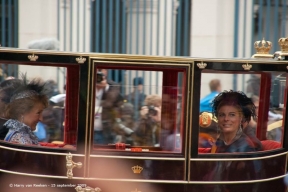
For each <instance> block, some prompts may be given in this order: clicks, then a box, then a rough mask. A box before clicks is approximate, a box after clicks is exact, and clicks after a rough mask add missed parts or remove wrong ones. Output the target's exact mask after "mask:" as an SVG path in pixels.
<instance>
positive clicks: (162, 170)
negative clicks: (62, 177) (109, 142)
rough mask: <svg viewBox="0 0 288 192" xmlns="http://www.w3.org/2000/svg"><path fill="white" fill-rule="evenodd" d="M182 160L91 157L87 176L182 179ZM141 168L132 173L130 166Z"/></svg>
mask: <svg viewBox="0 0 288 192" xmlns="http://www.w3.org/2000/svg"><path fill="white" fill-rule="evenodd" d="M184 164H185V162H184V161H169V160H166V161H165V160H139V159H111V158H91V163H90V168H89V172H90V175H89V177H94V178H95V177H96V178H111V179H112V178H117V179H154V180H184ZM134 166H140V167H142V168H143V170H142V171H141V173H134V172H133V170H132V167H134Z"/></svg>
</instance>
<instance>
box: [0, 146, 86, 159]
mask: <svg viewBox="0 0 288 192" xmlns="http://www.w3.org/2000/svg"><path fill="white" fill-rule="evenodd" d="M0 148H2V149H7V150H11V151H19V152H28V153H37V154H46V155H63V156H66V155H68V154H69V153H55V152H44V151H32V150H25V149H17V148H12V147H5V146H2V145H0ZM43 148H44V147H43ZM45 148H46V149H47V147H45ZM51 149H53V148H51ZM64 150H65V149H64ZM66 150H67V149H66ZM66 150H65V151H66ZM72 155H73V156H78V157H84V156H85V155H84V154H74V153H73V154H72Z"/></svg>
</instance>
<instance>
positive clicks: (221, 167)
mask: <svg viewBox="0 0 288 192" xmlns="http://www.w3.org/2000/svg"><path fill="white" fill-rule="evenodd" d="M285 161H286V156H284V155H283V156H278V157H273V158H269V159H262V160H252V161H247V160H246V161H211V162H206V161H203V162H200V161H191V167H190V171H191V177H190V180H191V181H247V180H256V179H267V178H272V177H277V176H281V175H283V174H285Z"/></svg>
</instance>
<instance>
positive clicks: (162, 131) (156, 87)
mask: <svg viewBox="0 0 288 192" xmlns="http://www.w3.org/2000/svg"><path fill="white" fill-rule="evenodd" d="M112 71H113V70H112V69H97V78H96V79H97V80H96V81H97V82H96V84H95V87H96V89H95V90H96V93H95V117H94V138H93V140H94V146H95V148H97V149H116V150H117V149H120V150H126V151H145V152H146V151H173V152H181V134H182V132H183V130H182V129H181V127H183V125H182V124H183V119H182V118H183V116H182V113H183V111H184V109H183V107H182V106H183V103H182V102H183V99H182V95H183V94H182V91H184V90H183V88H182V85H183V82H184V80H183V79H184V77H183V72H177V71H176V72H175V71H171V70H170V71H139V70H137V71H136V70H125V72H122V74H124V75H123V76H122V78H121V79H122V80H121V81H119V82H115V81H112V80H111V79H113V76H111V74H113V73H112ZM172 72H173V76H171V77H170V78H173V79H175V81H172V82H171V81H169V80H168V78H167V77H168V76H169V75H171V74H172ZM174 76H175V77H174Z"/></svg>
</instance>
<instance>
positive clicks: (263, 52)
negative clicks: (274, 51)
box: [252, 38, 273, 59]
mask: <svg viewBox="0 0 288 192" xmlns="http://www.w3.org/2000/svg"><path fill="white" fill-rule="evenodd" d="M254 48H255V49H256V54H254V55H253V56H252V58H261V59H272V58H273V55H271V54H269V51H270V50H271V48H272V43H271V42H270V41H265V39H264V38H263V39H262V41H255V43H254Z"/></svg>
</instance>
